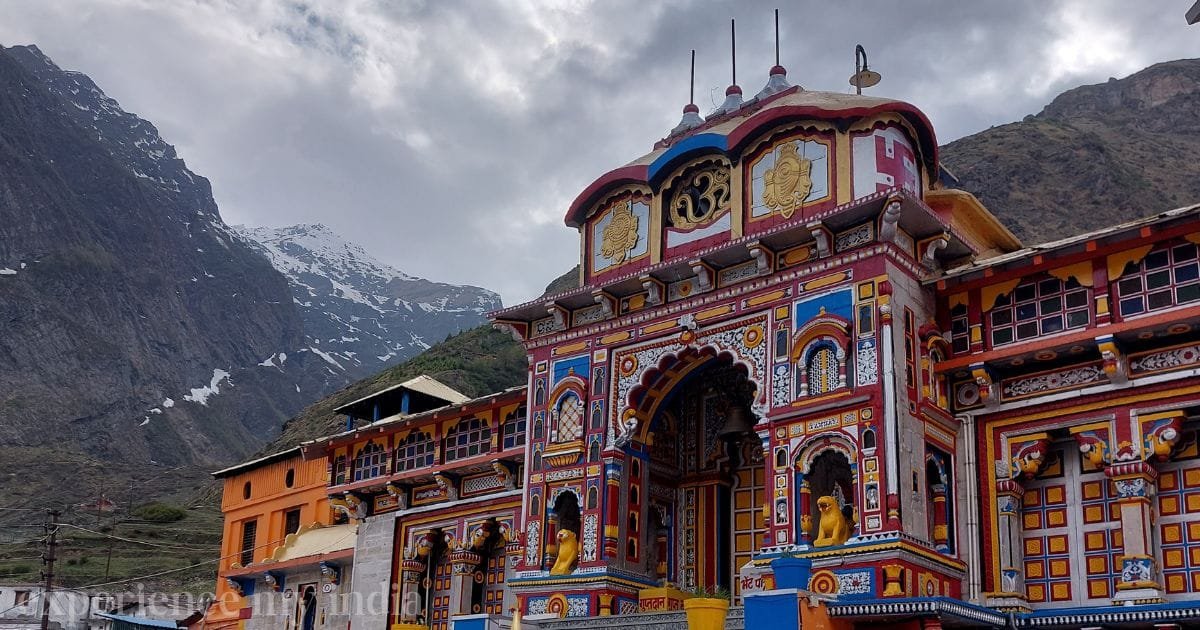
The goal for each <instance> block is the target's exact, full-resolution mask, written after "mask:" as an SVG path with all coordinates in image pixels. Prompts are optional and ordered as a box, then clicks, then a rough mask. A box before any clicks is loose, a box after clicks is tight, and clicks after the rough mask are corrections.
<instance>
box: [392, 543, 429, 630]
mask: <svg viewBox="0 0 1200 630" xmlns="http://www.w3.org/2000/svg"><path fill="white" fill-rule="evenodd" d="M424 574H425V560H424V559H423V558H404V559H403V560H401V561H400V588H399V589H398V590H397V592H396V601H395V605H394V607H393V614H394V618H393V620H392V621H393V626H392V627H393V628H398V627H404V624H415V623H417V617H418V615H420V614H421V592H420V587H421V576H422V575H424Z"/></svg>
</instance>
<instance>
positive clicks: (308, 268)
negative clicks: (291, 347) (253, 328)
mask: <svg viewBox="0 0 1200 630" xmlns="http://www.w3.org/2000/svg"><path fill="white" fill-rule="evenodd" d="M233 229H234V230H236V231H237V233H238V234H239V235H240V236H241V237H242V238H243V240H244V241H245V242H246V243H247V244H248V245H250V246H251V247H252V248H254V249H255V250H257V251H259V252H260V253H261V254H262V255H263V256H265V257H266V258H267V259H268V260H270V261H271V264H272V265H274V267H275V268H276V269H277V270H279V272H280V273H282V274H283V275H284V276H285V277H287V279H288V283H289V284H290V286H291V290H292V299H293V302H294V303H295V304H296V306H297V307H298V308H299V310H300V317H301V319H302V320H303V322H304V335H305V340H306V341H305V343H306V346H305V348H304V350H305V351H308V352H312V353H314V354H316V355H317V356H319V357H321V358H322V360H324V361H325V362H327V364H328V365H326V366H325V368H324V369H325V372H326V373H327V375H328V376H329V379H328V382H329V383H330V385H331V386H334V387H342V386H344V385H345V384H346V383H349V382H352V381H354V380H357V379H360V378H362V377H364V376H368V375H371V374H375V373H376V372H379V371H380V370H382V369H383V368H384V367H386V366H387V365H390V364H394V363H397V362H398V361H400V360H403V359H407V358H409V357H412V356H413V355H416V354H418V353H420V352H421V351H423V350H425V349H427V348H429V347H430V345H431V344H433V343H436V342H438V341H441V340H443V339H445V338H446V337H448V336H449V335H451V334H455V333H458V332H460V331H462V330H466V329H469V328H474V327H475V326H478V325H480V324H482V323H483V322H484V321H485V319H486V318H485V317H484V315H485V314H486V313H487V312H488V311H490V310H493V309H496V308H499V307H500V305H501V303H500V296H499V295H497V294H495V293H493V292H491V291H488V290H486V289H481V288H478V287H472V286H458V285H452V284H442V283H437V282H430V281H428V280H423V279H421V278H414V277H412V276H408V275H405V274H404V273H402V272H400V271H397V270H396V269H394V268H392V267H390V266H388V265H385V264H383V263H381V262H379V261H378V260H376V259H375V258H374V257H372V256H371V255H370V254H368V253H367V252H366V251H364V250H363V249H362V248H361V247H359V246H358V245H354V244H352V243H348V242H346V241H344V240H343V239H342V238H340V237H339V236H338V235H337V234H334V233H333V232H332V231H331V230H330V229H329V228H327V227H325V226H324V225H320V224H317V225H293V226H290V227H284V228H274V229H273V228H247V227H243V226H234V228H233ZM285 358H286V357H285ZM268 360H269V361H270V360H271V359H268ZM274 360H278V357H276V358H275V359H274Z"/></svg>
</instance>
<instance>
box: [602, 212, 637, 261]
mask: <svg viewBox="0 0 1200 630" xmlns="http://www.w3.org/2000/svg"><path fill="white" fill-rule="evenodd" d="M637 243H638V218H637V217H636V216H634V214H633V202H631V201H628V200H626V201H625V202H624V203H623V204H618V205H617V206H616V207H615V208H613V211H612V218H611V219H609V221H608V225H606V226H604V232H603V234H601V241H600V255H601V256H603V257H605V258H607V259H609V260H611V261H612V262H613V264H615V265H619V264H621V263H623V262H625V257H626V256H628V255H629V252H630V250H632V249H633V248H634V247H636V246H637Z"/></svg>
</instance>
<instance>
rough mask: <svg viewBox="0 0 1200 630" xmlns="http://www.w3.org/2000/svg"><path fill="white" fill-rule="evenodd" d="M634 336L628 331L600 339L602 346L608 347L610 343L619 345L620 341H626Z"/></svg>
mask: <svg viewBox="0 0 1200 630" xmlns="http://www.w3.org/2000/svg"><path fill="white" fill-rule="evenodd" d="M632 336H633V334H632V333H630V332H629V331H628V330H624V331H621V332H615V333H612V334H611V335H604V336H603V337H601V338H600V345H604V346H607V345H608V344H610V343H617V342H618V341H625V340H626V339H629V338H630V337H632Z"/></svg>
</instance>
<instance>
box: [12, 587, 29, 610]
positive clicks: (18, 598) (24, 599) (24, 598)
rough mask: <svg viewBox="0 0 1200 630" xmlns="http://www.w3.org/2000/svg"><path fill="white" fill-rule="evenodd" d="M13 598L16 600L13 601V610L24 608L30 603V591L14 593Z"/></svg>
mask: <svg viewBox="0 0 1200 630" xmlns="http://www.w3.org/2000/svg"><path fill="white" fill-rule="evenodd" d="M13 597H14V598H15V599H14V601H13V608H16V607H18V606H24V605H25V604H28V603H29V591H14V592H13Z"/></svg>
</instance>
